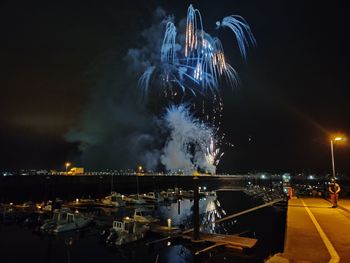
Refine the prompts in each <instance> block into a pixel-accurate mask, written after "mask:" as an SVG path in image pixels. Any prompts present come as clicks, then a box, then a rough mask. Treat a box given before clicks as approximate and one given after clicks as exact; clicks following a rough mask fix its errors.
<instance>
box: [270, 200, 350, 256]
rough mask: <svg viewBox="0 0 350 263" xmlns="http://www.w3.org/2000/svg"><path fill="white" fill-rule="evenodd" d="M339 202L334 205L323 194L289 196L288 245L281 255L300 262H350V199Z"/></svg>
mask: <svg viewBox="0 0 350 263" xmlns="http://www.w3.org/2000/svg"><path fill="white" fill-rule="evenodd" d="M338 204H339V205H338V208H331V204H330V202H329V201H327V200H325V199H322V198H296V197H294V198H292V199H291V200H289V202H288V215H287V227H286V241H285V249H284V253H283V254H282V255H280V256H281V257H283V258H286V259H288V260H289V262H299V263H300V262H303V263H306V262H308V263H309V262H317V263H322V262H350V252H349V247H350V236H349V233H350V200H349V199H343V200H340V201H339V203H338ZM269 262H279V261H274V260H272V259H271V260H270V261H269Z"/></svg>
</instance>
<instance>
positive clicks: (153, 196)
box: [142, 192, 164, 203]
mask: <svg viewBox="0 0 350 263" xmlns="http://www.w3.org/2000/svg"><path fill="white" fill-rule="evenodd" d="M142 198H143V199H145V200H146V201H151V202H155V203H161V202H164V197H163V196H161V195H160V194H159V193H154V192H149V193H147V194H143V195H142Z"/></svg>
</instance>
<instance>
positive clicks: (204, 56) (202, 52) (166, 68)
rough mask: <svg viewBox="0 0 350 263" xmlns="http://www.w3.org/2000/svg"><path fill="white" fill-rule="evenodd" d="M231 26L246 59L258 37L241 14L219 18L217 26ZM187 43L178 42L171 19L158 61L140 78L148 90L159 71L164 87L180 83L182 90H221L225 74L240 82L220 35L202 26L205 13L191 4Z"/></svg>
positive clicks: (171, 86) (232, 84) (184, 91)
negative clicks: (205, 29) (228, 59)
mask: <svg viewBox="0 0 350 263" xmlns="http://www.w3.org/2000/svg"><path fill="white" fill-rule="evenodd" d="M225 27H227V28H229V29H230V30H232V32H233V33H234V34H235V36H236V39H237V43H238V47H239V50H240V53H241V55H242V57H243V59H244V60H245V59H246V56H247V55H246V53H247V47H249V46H250V45H253V46H254V45H255V39H254V37H253V34H252V33H251V30H250V27H249V25H248V24H247V22H246V21H245V20H244V19H243V18H242V17H240V16H228V17H225V18H223V20H222V21H221V22H219V21H217V22H216V28H217V29H220V28H225ZM184 35H185V41H184V43H182V45H181V44H178V43H177V42H176V40H177V30H176V27H175V25H174V22H173V21H172V19H168V21H167V23H166V27H165V33H164V38H163V42H162V46H161V52H160V60H159V63H158V65H151V66H149V67H148V68H147V69H146V70H145V71H144V73H143V74H142V76H141V77H140V79H139V87H140V88H141V89H142V90H143V91H144V93H145V94H147V93H148V90H149V88H150V85H151V78H152V76H153V75H154V74H156V72H157V73H159V74H157V75H158V76H156V77H159V78H160V80H161V87H163V88H167V89H170V90H172V89H174V88H175V87H179V88H180V90H182V92H183V94H185V93H186V91H189V92H190V93H191V94H193V95H196V94H197V93H199V94H201V95H205V94H207V93H211V94H217V93H218V92H219V84H220V80H221V79H222V78H223V79H225V80H226V81H227V83H228V84H229V85H231V86H234V85H236V83H237V73H236V71H235V69H234V68H233V67H232V66H231V65H230V64H229V63H227V62H226V59H225V55H224V49H223V46H222V44H221V41H220V39H219V38H216V37H212V36H211V35H210V34H208V33H206V32H205V31H204V29H203V23H202V17H201V14H200V12H199V10H198V9H194V8H193V6H192V5H190V6H189V8H188V10H187V20H186V30H185V34H184Z"/></svg>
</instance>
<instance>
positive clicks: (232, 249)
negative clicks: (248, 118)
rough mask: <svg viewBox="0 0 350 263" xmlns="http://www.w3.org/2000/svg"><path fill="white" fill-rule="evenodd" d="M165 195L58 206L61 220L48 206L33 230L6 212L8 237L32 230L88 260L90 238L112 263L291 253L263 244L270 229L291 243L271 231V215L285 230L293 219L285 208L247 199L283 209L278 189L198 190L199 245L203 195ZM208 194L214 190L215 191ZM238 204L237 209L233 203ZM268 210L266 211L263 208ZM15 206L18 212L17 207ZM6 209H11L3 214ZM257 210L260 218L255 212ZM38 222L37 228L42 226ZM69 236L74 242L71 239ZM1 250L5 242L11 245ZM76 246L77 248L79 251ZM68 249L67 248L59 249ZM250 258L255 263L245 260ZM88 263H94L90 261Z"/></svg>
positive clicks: (67, 202) (179, 191)
mask: <svg viewBox="0 0 350 263" xmlns="http://www.w3.org/2000/svg"><path fill="white" fill-rule="evenodd" d="M157 188H159V189H160V191H159V197H163V198H162V199H161V201H160V199H159V198H155V196H156V195H158V194H155V193H154V192H153V193H150V192H146V193H145V195H144V194H143V193H142V190H143V188H142V187H141V188H140V190H141V192H140V194H139V195H137V194H130V195H127V194H125V195H124V194H117V193H115V192H112V194H111V195H102V198H101V199H99V198H92V197H91V198H89V199H83V198H78V197H77V198H75V199H73V200H72V201H70V200H65V201H63V200H60V199H58V200H52V201H50V202H47V203H50V204H52V208H53V215H52V216H49V214H50V212H48V211H46V212H44V211H43V210H41V208H42V207H44V206H36V209H37V210H36V211H35V213H37V212H39V211H40V213H45V215H46V216H45V217H46V218H47V219H45V220H41V221H40V222H39V220H38V221H37V223H36V224H34V223H33V224H31V225H30V226H29V225H28V224H27V225H26V224H24V223H23V222H25V221H26V219H24V217H21V218H13V220H12V222H11V221H10V220H8V219H7V218H8V215H6V213H4V212H2V214H3V218H2V220H3V223H2V226H1V229H0V231H4V230H6V229H12V228H19V229H21V231H24V232H27V233H28V230H29V229H32V230H31V231H32V234H31V235H32V236H31V235H29V233H28V235H27V237H28V240H27V241H29V240H31V239H37V238H40V239H45V240H51V241H50V242H54V243H56V242H63V243H64V246H68V247H69V251H70V252H69V253H70V254H69V257H73V254H74V253H78V254H80V253H81V252H77V251H76V250H75V247H76V246H79V244H80V243H82V244H84V243H85V242H86V236H88V240H89V246H92V247H95V246H96V247H99V246H100V244H104V246H105V249H106V251H104V252H102V255H101V257H104V255H105V253H110V252H108V251H109V250H110V249H111V250H112V251H115V252H114V253H115V258H116V259H117V258H119V259H123V258H124V257H125V253H127V254H128V256H127V257H129V259H128V260H129V261H130V262H138V261H137V259H136V258H137V256H136V254H137V255H139V254H140V253H141V251H143V252H142V253H145V254H144V257H145V258H147V259H148V261H146V262H156V260H158V262H168V261H166V260H165V259H164V258H167V257H168V256H169V255H168V254H171V253H175V254H176V255H177V254H178V253H177V252H174V251H178V250H180V251H185V252H183V253H184V255H186V257H188V258H186V260H185V261H183V262H192V261H195V260H197V261H198V260H204V261H203V262H220V257H222V256H223V255H225V256H224V257H228V258H234V259H235V260H241V261H237V262H257V260H258V261H259V260H260V261H261V260H263V259H264V258H266V257H268V256H269V255H272V254H274V253H276V252H278V251H281V247H282V246H283V245H282V244H279V245H277V244H278V241H277V240H276V241H275V242H276V245H277V246H275V247H271V248H269V249H268V250H266V248H265V247H264V246H270V245H271V244H267V243H266V244H264V243H263V242H265V241H264V239H265V238H266V237H264V236H265V233H263V234H262V235H263V236H261V237H260V234H259V231H261V230H264V231H265V230H267V229H269V231H272V232H273V233H275V232H276V231H277V233H279V234H278V235H280V237H278V236H276V235H274V236H275V238H277V239H279V240H283V239H284V232H283V231H280V229H275V227H274V226H273V225H270V223H271V222H269V220H270V219H269V215H270V216H272V215H273V216H274V218H275V216H276V214H278V216H279V217H280V219H278V220H280V221H281V222H279V223H280V224H282V225H283V218H284V216H285V213H286V211H285V210H283V208H281V207H277V206H276V207H274V206H273V204H270V203H265V201H264V199H263V198H260V197H259V198H257V199H254V198H252V196H250V195H248V194H247V192H251V193H253V192H254V193H255V194H256V193H257V192H259V193H260V194H262V196H266V200H268V199H269V198H267V196H270V198H272V199H274V200H275V201H276V203H278V202H281V201H283V200H285V199H283V198H285V195H284V194H283V193H282V191H281V192H278V190H277V189H276V190H274V191H272V190H271V188H265V187H264V188H263V187H261V188H260V187H258V186H256V187H254V190H253V189H251V190H249V189H243V188H235V189H228V188H227V189H217V190H210V191H204V190H203V188H201V190H199V189H198V191H197V193H198V198H199V199H198V219H199V222H200V227H199V229H198V231H199V232H198V237H195V236H194V232H193V230H194V228H193V227H194V224H195V222H194V221H195V220H194V216H195V213H196V212H195V209H194V202H195V200H194V198H195V195H196V194H195V192H191V191H188V190H184V189H181V188H176V189H170V188H165V189H164V190H161V185H158V186H157ZM208 188H210V186H209V185H208ZM252 191H253V192H252ZM275 191H276V192H275ZM169 195H172V196H173V198H171V199H170V198H165V197H166V196H169ZM252 195H253V194H252ZM106 196H107V198H106ZM113 196H114V197H117V198H118V199H119V200H122V201H125V204H123V205H119V203H118V205H115V204H113V205H111V203H109V201H111V200H112V199H113ZM129 196H131V197H129ZM135 196H139V197H140V198H142V197H143V196H149V197H150V198H145V203H143V204H137V203H135V202H128V200H129V198H134V197H135ZM281 198H282V199H281ZM231 199H232V200H236V201H234V202H232V200H231ZM106 200H108V202H106ZM235 204H236V205H235ZM264 204H265V205H264ZM261 205H263V207H260V206H261ZM12 206H13V207H15V205H14V204H13V205H12ZM57 206H61V208H55V207H57ZM4 207H5V205H4V206H3V209H4ZM38 207H40V209H38ZM254 207H257V208H256V210H254ZM249 209H253V210H252V211H249ZM242 210H244V211H245V210H247V211H248V212H247V213H246V214H244V212H243V213H242V214H241V215H236V216H234V217H230V216H232V215H234V214H235V213H234V212H238V213H239V212H242ZM283 211H284V212H283ZM31 213H33V211H30V212H29V210H28V213H27V217H29V215H30V214H31ZM271 213H272V214H271ZM283 214H284V215H283ZM256 217H258V218H259V220H261V222H269V225H270V227H268V228H266V226H265V227H263V228H261V229H260V227H258V228H257V226H258V225H257V224H256V222H255V218H256ZM22 218H23V219H22ZM37 218H39V217H37ZM225 218H227V219H225ZM22 220H23V221H22ZM79 220H81V221H80V223H78V222H79ZM90 220H91V221H90ZM220 220H221V221H220ZM276 220H277V219H276ZM32 221H34V222H35V219H33V220H32ZM16 231H19V230H16ZM65 236H68V238H66V237H65ZM270 236H271V235H270ZM272 236H273V235H272ZM62 237H63V241H62V239H61V238H62ZM93 240H94V241H93ZM1 242H4V240H3V241H1ZM29 242H30V241H29ZM70 243H72V245H71V247H70V245H69V244H70ZM67 244H68V245H67ZM75 244H76V245H75ZM257 244H258V245H257ZM60 246H62V245H59V246H58V247H60ZM58 247H57V248H55V247H51V249H52V250H53V251H55V250H56V249H58ZM141 247H147V249H146V250H143V249H141ZM262 247H264V248H262ZM67 249H68V248H67ZM99 249H101V247H100V248H99ZM73 251H74V252H73ZM165 251H167V252H165ZM50 253H51V252H50ZM226 253H229V255H226ZM247 256H248V259H246V258H245V257H247ZM107 257H109V256H107ZM157 258H158V259H157ZM180 259H181V257H180V258H178V260H180ZM45 260H47V258H46V259H45V258H42V259H41V262H58V261H56V259H53V258H50V261H45ZM66 260H71V261H72V262H73V258H69V259H68V258H66ZM39 262H40V261H39ZM87 262H93V261H89V260H88V261H87ZM169 262H170V261H169ZM174 262H181V261H174Z"/></svg>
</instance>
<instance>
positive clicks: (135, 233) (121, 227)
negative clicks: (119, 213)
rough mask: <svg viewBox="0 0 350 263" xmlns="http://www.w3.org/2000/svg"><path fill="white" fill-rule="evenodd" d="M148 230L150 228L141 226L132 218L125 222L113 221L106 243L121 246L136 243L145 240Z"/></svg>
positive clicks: (126, 219) (125, 219)
mask: <svg viewBox="0 0 350 263" xmlns="http://www.w3.org/2000/svg"><path fill="white" fill-rule="evenodd" d="M148 230H149V226H146V225H144V224H140V223H138V222H136V221H135V220H134V219H132V218H128V217H126V218H124V220H123V221H113V227H112V228H111V230H110V234H109V236H108V237H107V240H106V243H107V244H114V245H115V246H121V245H125V244H128V243H131V242H135V241H137V240H140V239H142V238H144V237H145V235H146V233H147V231H148Z"/></svg>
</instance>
